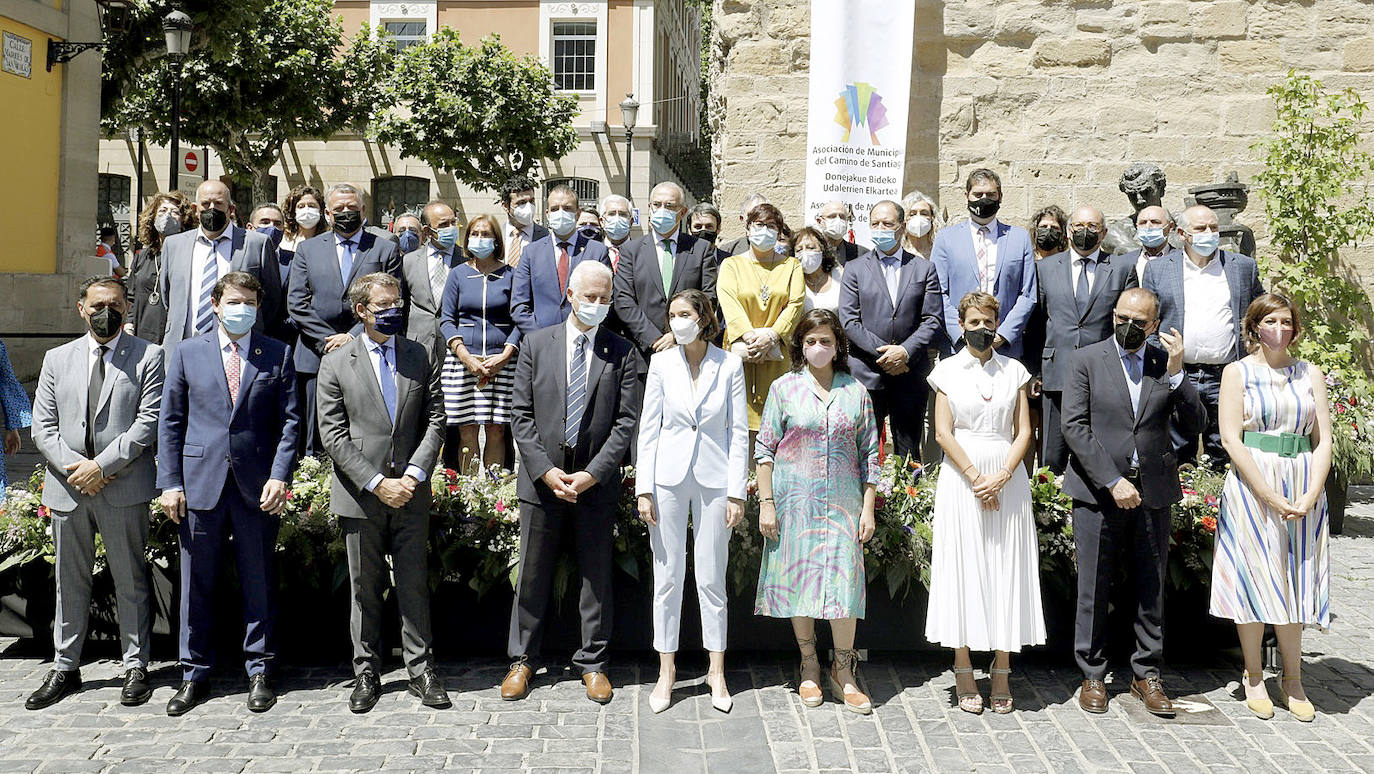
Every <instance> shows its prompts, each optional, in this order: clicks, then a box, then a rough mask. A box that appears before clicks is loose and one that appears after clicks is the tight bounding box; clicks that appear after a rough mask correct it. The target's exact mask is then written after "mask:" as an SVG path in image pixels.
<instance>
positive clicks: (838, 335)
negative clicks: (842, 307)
mask: <svg viewBox="0 0 1374 774" xmlns="http://www.w3.org/2000/svg"><path fill="white" fill-rule="evenodd" d="M791 349H792V370H791V372H790V373H787V374H785V375H783V376H782V377H780V378H778V380H777V381H775V382H773V384H772V387H771V388H770V389H769V391H768V401H767V403H766V404H765V405H764V409H763V422H762V425H761V426H760V428H759V434H758V444H757V446H756V448H755V451H754V455H755V458H756V460H757V462H758V487H759V502H760V506H759V531H760V532H761V533H763V536H764V538H765V542H764V547H763V560H762V565H761V567H760V568H759V585H758V596H757V598H756V600H755V603H754V613H755V614H756V615H766V616H770V617H773V618H790V619H792V632H793V634H794V635H795V636H796V639H797V646H798V648H799V649H800V650H801V657H802V663H801V678H802V679H801V683H800V684H799V685H798V687H797V693H798V694H799V695H800V697H801V700H802V703H803V704H805V705H806V706H808V707H815V706H818V705H820V703H821V701H822V698H823V697H822V693H821V688H820V680H821V665H820V660H819V659H818V658H817V655H816V619H817V618H821V619H826V620H828V621H830V634H831V638H832V639H833V640H834V644H835V660H834V662H833V663H832V665H831V668H830V681H829V682H830V687H831V690H832V691H833V692H834V694H835V698H836V699H837V700H839V701H841V702H843V703H844V706H845V708H846V709H848V710H850V711H851V712H857V713H860V714H864V715H866V714H868V713H870V712H872V711H873V704H872V702H870V701H869V699H868V697H867V696H865V695H864V694H863V692H862V691H860V690H859V687H858V678H857V677H856V676H855V673H854V670H855V667H856V666H857V664H858V661H859V656H858V651H856V650H854V629H855V626H856V624H857V621H858V619H860V618H863V616H864V607H865V595H864V591H865V582H864V554H863V544H864V543H867V542H868V540H869V538H871V537H873V532H874V529H875V528H876V522H875V521H874V513H873V509H874V504H875V500H876V497H877V484H878V472H879V465H878V426H877V424H876V422H875V421H874V418H873V404H872V402H871V401H870V399H869V397H868V390H866V389H864V386H863V385H862V384H860V383H859V381H858V380H857V379H855V378H854V377H853V376H850V374H849V342H848V340H847V339H846V338H845V335H844V328H843V327H842V326H841V325H840V320H839V318H838V317H836V316H835V313H834V312H831V311H830V310H828V309H814V310H812V311H810V312H807V313H806V314H805V315H803V316H802V318H801V321H800V322H799V323H797V325H796V328H795V330H794V332H793V334H792V347H791Z"/></svg>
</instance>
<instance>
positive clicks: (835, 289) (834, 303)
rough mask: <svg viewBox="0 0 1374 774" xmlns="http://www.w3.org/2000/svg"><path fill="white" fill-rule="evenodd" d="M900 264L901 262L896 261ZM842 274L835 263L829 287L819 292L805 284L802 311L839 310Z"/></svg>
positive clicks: (842, 271) (837, 311) (841, 269)
mask: <svg viewBox="0 0 1374 774" xmlns="http://www.w3.org/2000/svg"><path fill="white" fill-rule="evenodd" d="M898 265H899V266H900V265H901V264H900V263H898ZM843 276H844V268H843V267H841V266H838V265H836V266H835V268H834V269H832V270H831V271H830V287H829V289H827V290H822V291H820V292H819V293H817V292H815V291H813V290H811V286H810V285H807V286H806V299H805V300H803V301H802V311H803V312H809V311H811V310H812V309H829V310H830V311H832V312H835V313H836V314H838V313H839V311H840V278H841V277H843Z"/></svg>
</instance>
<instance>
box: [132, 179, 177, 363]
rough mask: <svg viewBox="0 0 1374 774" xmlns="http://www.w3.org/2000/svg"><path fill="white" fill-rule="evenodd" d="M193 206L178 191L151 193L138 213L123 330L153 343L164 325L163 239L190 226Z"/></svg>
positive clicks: (162, 331) (157, 340)
mask: <svg viewBox="0 0 1374 774" xmlns="http://www.w3.org/2000/svg"><path fill="white" fill-rule="evenodd" d="M194 219H195V207H194V206H192V204H191V202H190V201H189V200H187V198H186V196H185V195H183V194H182V193H181V192H180V191H171V192H162V193H159V194H157V195H155V196H153V200H152V201H150V202H148V206H147V207H144V208H143V212H141V213H139V216H138V244H139V248H138V251H137V252H135V253H134V259H133V261H132V262H131V263H130V266H129V319H128V320H125V321H124V332H125V333H128V334H130V335H133V336H137V337H139V338H140V339H143V340H144V341H151V342H153V343H154V344H161V343H162V334H163V333H164V331H165V330H166V328H167V302H166V300H165V299H163V298H162V297H161V295H160V294H159V293H158V290H157V288H158V284H159V283H160V282H161V280H162V240H164V239H166V238H167V237H169V236H171V235H173V234H177V233H180V232H182V231H185V230H187V229H189V228H192V224H193V223H194Z"/></svg>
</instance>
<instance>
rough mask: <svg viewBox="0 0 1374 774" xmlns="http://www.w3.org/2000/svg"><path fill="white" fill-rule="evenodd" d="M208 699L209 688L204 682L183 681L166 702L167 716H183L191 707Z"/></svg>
mask: <svg viewBox="0 0 1374 774" xmlns="http://www.w3.org/2000/svg"><path fill="white" fill-rule="evenodd" d="M208 698H210V686H209V685H207V684H206V683H205V681H204V680H184V681H182V683H181V687H180V688H178V689H177V692H176V695H175V696H173V697H172V698H171V700H170V701H168V702H167V714H168V715H171V716H172V717H177V716H178V715H185V714H186V713H188V712H190V711H191V708H192V707H195V706H196V705H197V704H200V703H202V702H204V701H205V700H206V699H208Z"/></svg>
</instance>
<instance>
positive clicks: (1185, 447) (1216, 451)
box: [1170, 365, 1231, 468]
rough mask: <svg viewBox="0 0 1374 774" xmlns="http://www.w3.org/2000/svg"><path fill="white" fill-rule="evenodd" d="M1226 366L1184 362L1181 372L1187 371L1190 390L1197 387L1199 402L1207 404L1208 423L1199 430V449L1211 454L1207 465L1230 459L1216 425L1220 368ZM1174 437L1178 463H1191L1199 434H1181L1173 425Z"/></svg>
mask: <svg viewBox="0 0 1374 774" xmlns="http://www.w3.org/2000/svg"><path fill="white" fill-rule="evenodd" d="M1223 368H1225V366H1221V365H1185V366H1184V367H1183V370H1184V373H1185V374H1187V377H1188V381H1190V382H1192V383H1193V389H1195V390H1197V394H1198V397H1199V398H1202V404H1203V405H1204V406H1206V407H1207V426H1206V427H1204V428H1203V429H1202V443H1201V448H1202V451H1204V452H1206V453H1207V456H1209V457H1211V458H1212V459H1211V461H1210V464H1211V465H1212V466H1213V467H1216V468H1221V467H1224V466H1225V465H1226V463H1228V462H1230V461H1231V457H1230V456H1229V455H1228V454H1227V453H1226V449H1225V448H1223V447H1222V445H1221V428H1220V426H1219V425H1218V424H1217V403H1218V402H1219V400H1220V397H1221V371H1222V369H1223ZM1170 435H1172V436H1173V440H1174V448H1176V449H1178V461H1179V462H1194V461H1196V460H1197V455H1198V447H1199V444H1198V437H1197V436H1196V435H1194V436H1192V437H1187V436H1184V435H1183V434H1182V433H1180V432H1179V431H1178V428H1176V427H1175V428H1173V429H1172V430H1171V432H1170Z"/></svg>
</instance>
